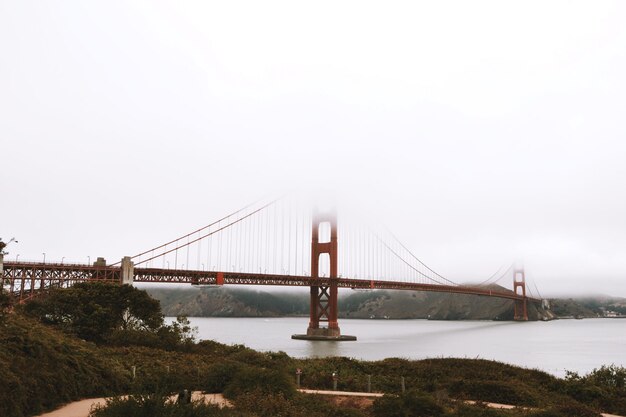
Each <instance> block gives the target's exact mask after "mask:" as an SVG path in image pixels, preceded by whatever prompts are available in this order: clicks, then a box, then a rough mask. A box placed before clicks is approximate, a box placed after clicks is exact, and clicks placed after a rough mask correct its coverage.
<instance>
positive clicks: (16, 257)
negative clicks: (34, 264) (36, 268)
mask: <svg viewBox="0 0 626 417" xmlns="http://www.w3.org/2000/svg"><path fill="white" fill-rule="evenodd" d="M18 259H20V254H19V253H18V254H17V255H15V263H17V260H18Z"/></svg>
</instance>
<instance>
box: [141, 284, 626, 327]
mask: <svg viewBox="0 0 626 417" xmlns="http://www.w3.org/2000/svg"><path fill="white" fill-rule="evenodd" d="M494 289H496V287H494ZM497 289H499V290H503V289H502V288H500V287H498V288H497ZM148 292H149V293H150V294H151V295H152V296H153V297H154V298H156V299H158V300H159V301H160V302H161V306H162V308H163V311H164V313H165V314H166V315H168V316H176V315H180V314H184V315H188V316H197V317H276V316H298V315H307V314H308V313H309V304H308V303H309V299H308V292H307V291H306V290H301V291H294V292H285V291H276V292H271V291H255V290H251V289H245V288H232V287H222V288H195V287H194V288H189V287H187V288H176V289H172V288H170V289H167V288H166V289H162V288H150V289H148ZM551 303H552V310H551V311H552V312H546V311H543V310H541V309H537V308H535V307H534V306H531V307H530V311H529V317H530V319H531V320H537V319H551V318H555V317H578V318H581V317H602V316H603V315H605V313H606V312H607V311H618V312H619V311H621V309H625V308H626V300H624V299H616V298H612V299H609V298H601V297H595V298H587V299H571V298H570V299H555V300H551ZM339 309H340V317H342V318H346V317H349V318H372V319H383V318H389V319H426V318H430V319H434V320H510V319H512V318H513V303H512V301H510V300H504V299H499V298H490V297H480V296H473V295H462V294H445V293H425V292H412V291H383V290H380V291H365V292H358V291H349V292H341V293H340V300H339Z"/></svg>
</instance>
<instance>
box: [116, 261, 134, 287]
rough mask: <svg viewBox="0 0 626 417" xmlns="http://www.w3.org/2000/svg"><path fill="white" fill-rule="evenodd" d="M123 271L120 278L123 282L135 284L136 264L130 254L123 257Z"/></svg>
mask: <svg viewBox="0 0 626 417" xmlns="http://www.w3.org/2000/svg"><path fill="white" fill-rule="evenodd" d="M120 268H121V269H122V273H121V276H120V279H121V281H122V284H128V285H133V278H134V276H135V264H134V263H133V261H131V260H130V256H124V257H123V258H122V264H121V266H120Z"/></svg>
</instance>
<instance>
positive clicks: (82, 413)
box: [37, 389, 622, 417]
mask: <svg viewBox="0 0 626 417" xmlns="http://www.w3.org/2000/svg"><path fill="white" fill-rule="evenodd" d="M299 391H300V392H303V393H305V394H317V395H333V396H337V397H368V398H378V397H382V396H383V395H384V394H382V393H379V392H348V391H323V390H314V389H301V390H299ZM177 398H178V396H177V395H173V396H172V397H170V399H171V400H172V401H176V399H177ZM191 398H192V400H194V401H204V402H206V403H207V404H216V405H219V406H220V407H232V404H231V403H230V402H229V401H228V400H227V399H226V398H224V396H223V395H222V394H203V393H202V392H201V391H194V392H193V393H192V397H191ZM105 401H106V399H105V398H89V399H86V400H80V401H76V402H73V403H70V404H67V405H64V406H63V407H61V408H59V409H57V410H54V411H51V412H49V413H45V414H40V415H39V416H37V417H89V412H90V411H91V409H92V408H93V407H95V406H96V405H102V404H104V403H105ZM465 402H466V403H468V404H476V403H477V401H465ZM482 404H484V405H486V406H487V407H489V408H495V409H501V410H510V409H513V408H516V406H514V405H510V404H498V403H482ZM602 416H603V417H622V416H617V415H614V414H606V413H603V414H602Z"/></svg>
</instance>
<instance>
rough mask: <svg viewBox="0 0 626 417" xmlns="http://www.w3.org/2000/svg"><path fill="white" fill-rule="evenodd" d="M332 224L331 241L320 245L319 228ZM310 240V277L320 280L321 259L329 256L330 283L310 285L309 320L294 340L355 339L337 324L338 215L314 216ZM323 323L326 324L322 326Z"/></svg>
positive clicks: (317, 214)
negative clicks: (302, 331)
mask: <svg viewBox="0 0 626 417" xmlns="http://www.w3.org/2000/svg"><path fill="white" fill-rule="evenodd" d="M325 223H328V224H329V225H330V241H328V242H320V237H319V235H320V225H323V224H325ZM311 234H312V241H311V277H312V278H318V277H319V266H320V256H321V255H324V254H327V255H328V257H329V260H330V283H329V285H328V286H316V285H311V293H310V297H311V298H310V303H311V305H310V317H309V327H308V329H307V331H306V334H294V335H292V336H291V338H292V339H300V340H330V341H346V340H356V336H347V335H342V334H341V330H340V329H339V323H338V321H337V314H338V307H337V282H336V280H337V216H336V214H335V213H334V212H333V213H331V214H324V215H321V214H320V213H314V215H313V221H312V233H311ZM320 322H327V323H328V325H327V327H321V326H320Z"/></svg>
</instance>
